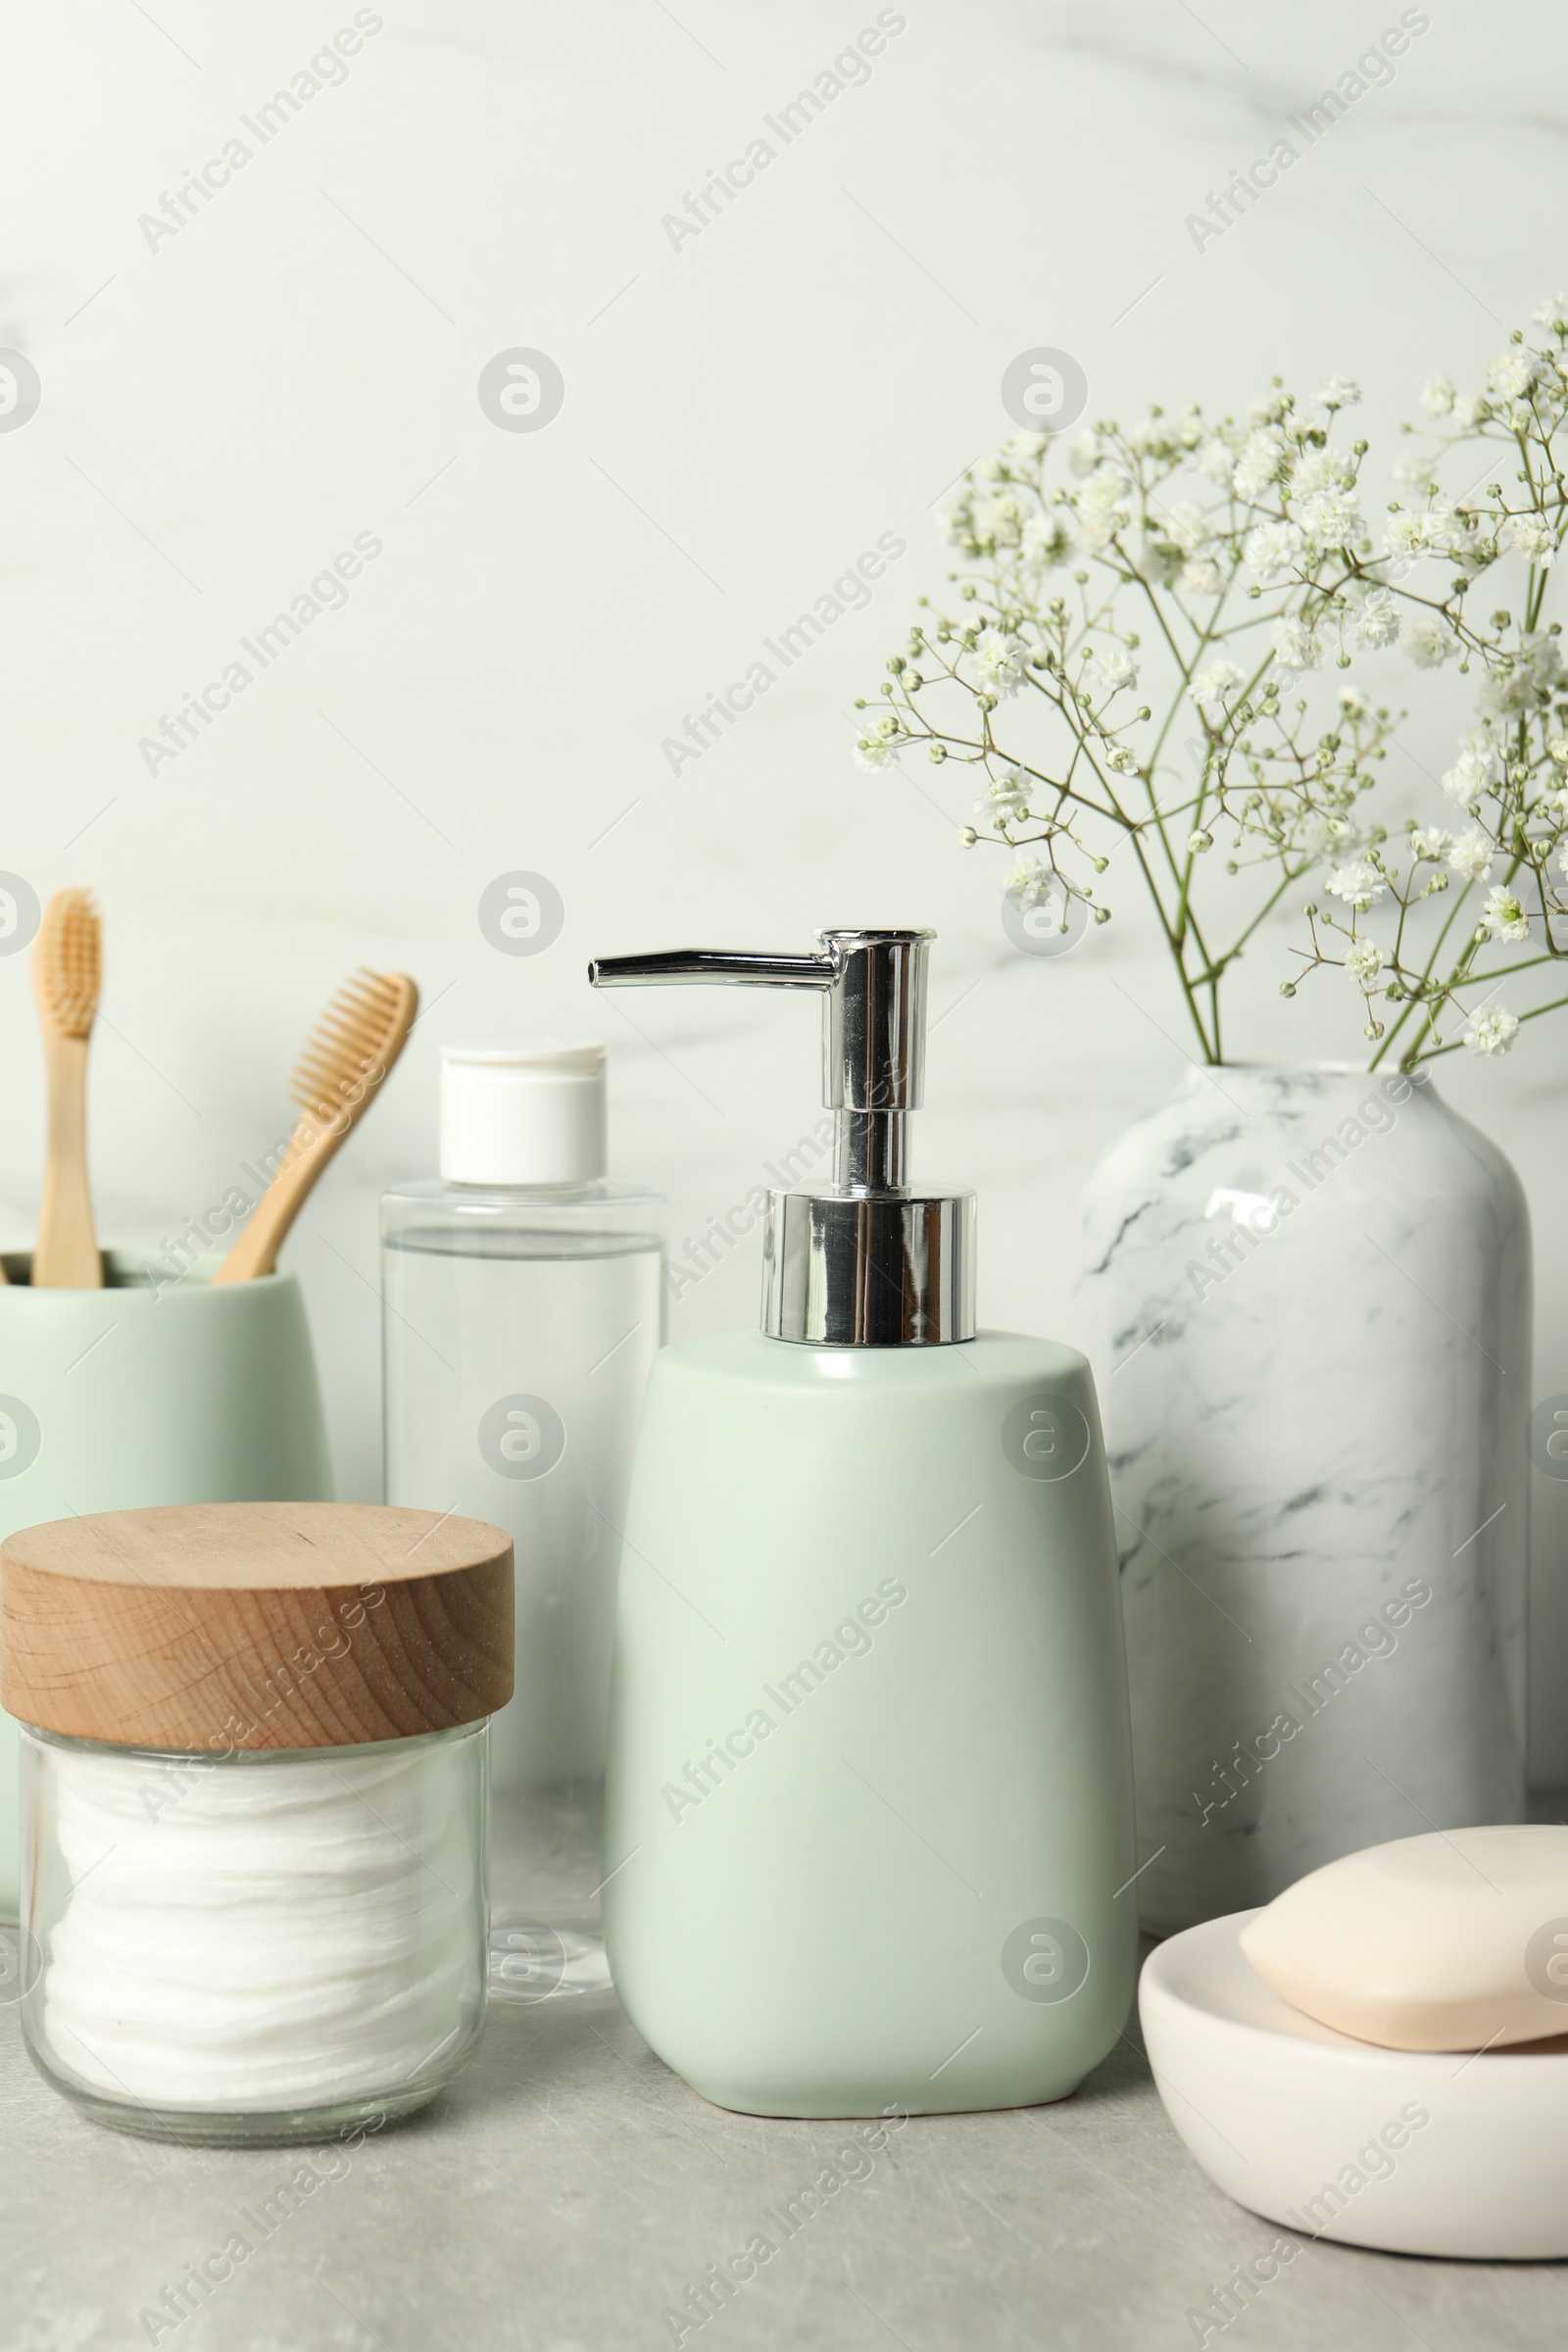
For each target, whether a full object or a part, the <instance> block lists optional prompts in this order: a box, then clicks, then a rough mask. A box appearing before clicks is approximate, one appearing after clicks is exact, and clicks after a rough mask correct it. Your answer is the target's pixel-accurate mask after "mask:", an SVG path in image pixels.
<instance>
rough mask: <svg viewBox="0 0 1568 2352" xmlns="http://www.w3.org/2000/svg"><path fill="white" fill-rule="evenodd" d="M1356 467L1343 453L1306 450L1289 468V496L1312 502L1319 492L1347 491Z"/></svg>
mask: <svg viewBox="0 0 1568 2352" xmlns="http://www.w3.org/2000/svg"><path fill="white" fill-rule="evenodd" d="M1354 482H1355V467H1354V466H1353V465H1352V464H1351V462H1350V460H1349V459H1348V457H1347V456H1346V454H1345V452H1344V450H1343V449H1333V448H1324V449H1306V450H1303V451H1302V452H1301V455H1300V456H1299V458H1298V459H1297V461H1296V464H1295V465H1294V466H1292V467H1291V496H1292V497H1293V498H1311V497H1312V496H1313V495H1314V494H1315V493H1316V492H1317V491H1319V490H1348V489H1351V488H1352V487H1353V486H1354Z"/></svg>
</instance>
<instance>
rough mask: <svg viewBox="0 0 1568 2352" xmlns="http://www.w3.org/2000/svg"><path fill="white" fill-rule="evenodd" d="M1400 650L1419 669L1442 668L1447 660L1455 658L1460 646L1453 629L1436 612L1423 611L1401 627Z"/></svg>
mask: <svg viewBox="0 0 1568 2352" xmlns="http://www.w3.org/2000/svg"><path fill="white" fill-rule="evenodd" d="M1399 650H1400V652H1401V653H1405V654H1408V656H1409V657H1410V660H1411V661H1412V662H1414V663H1415V665H1416V667H1417V669H1440V668H1441V667H1442V665H1443V663H1444V662H1451V661H1452V660H1453V658H1454V656H1455V654H1457V652H1458V651H1459V648H1458V646H1457V645H1456V644H1455V642H1454V638H1453V632H1452V631H1451V629H1449V628H1447V627H1446V625H1445V623H1444V622H1443V621H1442V620H1440V619H1439V618H1438V616H1437V614H1436V613H1417V614H1415V615H1414V616H1413V617H1412V618H1410V619H1408V620H1407V621H1406V622H1405V624H1404V626H1403V628H1401V629H1400V631H1399Z"/></svg>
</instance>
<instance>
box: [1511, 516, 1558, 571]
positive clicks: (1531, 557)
mask: <svg viewBox="0 0 1568 2352" xmlns="http://www.w3.org/2000/svg"><path fill="white" fill-rule="evenodd" d="M1508 540H1509V544H1510V546H1511V547H1512V549H1513V552H1514V554H1515V555H1516V556H1524V557H1525V558H1526V559H1527V561H1528V562H1530V563H1532V564H1543V565H1544V564H1550V563H1553V562H1554V561H1555V559H1556V554H1557V534H1556V532H1555V531H1554V530H1553V529H1552V527H1551V525H1550V523H1549V522H1548V521H1547V520H1546V518H1545V516H1544V515H1510V516H1509V518H1508Z"/></svg>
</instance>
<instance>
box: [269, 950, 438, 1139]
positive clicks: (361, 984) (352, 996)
mask: <svg viewBox="0 0 1568 2352" xmlns="http://www.w3.org/2000/svg"><path fill="white" fill-rule="evenodd" d="M417 1004H418V992H417V989H416V987H415V985H414V982H413V981H412V980H410V979H409V978H408V977H407V975H406V974H405V973H403V972H371V971H367V970H365V969H363V968H362V969H361V970H360V971H358V972H356V973H355V975H354V977H353V979H352V980H346V981H345V982H344V984H343V986H342V987H341V988H340V989H339V990H338V992H337V995H336V996H335V997H334V998H333V999H332V1002H331V1004H330V1005H328V1006H327V1008H326V1010H325V1012H324V1013H323V1014H322V1015H321V1018H320V1020H319V1022H318V1024H317V1026H316V1028H315V1029H314V1030H313V1031H312V1033H311V1035H310V1037H309V1038H308V1039H307V1041H306V1045H305V1051H304V1052H303V1053H302V1054H301V1055H300V1057H299V1060H298V1061H297V1062H296V1063H295V1065H294V1077H293V1081H292V1084H291V1085H290V1088H289V1093H290V1096H291V1097H292V1099H293V1101H294V1102H295V1103H298V1104H299V1106H300V1108H301V1110H303V1111H307V1112H308V1113H309V1114H310V1115H311V1117H313V1118H316V1119H320V1120H323V1121H330V1120H332V1119H336V1118H338V1117H339V1116H340V1115H341V1114H342V1112H343V1111H344V1110H345V1109H347V1108H349V1107H351V1106H352V1104H353V1103H355V1102H357V1101H359V1100H360V1099H362V1097H363V1096H364V1094H365V1093H366V1092H368V1090H369V1088H370V1087H373V1086H376V1085H379V1083H380V1081H381V1079H382V1077H383V1076H384V1075H385V1073H386V1070H387V1068H388V1067H389V1066H390V1064H391V1062H392V1061H393V1060H395V1059H396V1057H397V1055H398V1054H400V1053H401V1052H402V1049H403V1041H404V1039H405V1038H406V1037H407V1035H408V1033H409V1028H410V1026H411V1024H412V1022H413V1019H414V1011H415V1007H416V1006H417Z"/></svg>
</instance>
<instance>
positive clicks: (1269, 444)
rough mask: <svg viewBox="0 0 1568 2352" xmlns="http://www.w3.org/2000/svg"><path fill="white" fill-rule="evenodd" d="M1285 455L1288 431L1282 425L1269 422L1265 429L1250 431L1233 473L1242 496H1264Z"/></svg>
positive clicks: (1234, 486) (1234, 481)
mask: <svg viewBox="0 0 1568 2352" xmlns="http://www.w3.org/2000/svg"><path fill="white" fill-rule="evenodd" d="M1284 456H1285V435H1284V434H1283V433H1282V432H1281V431H1280V429H1279V427H1278V425H1273V424H1270V425H1265V426H1264V427H1263V429H1262V431H1261V432H1256V433H1249V434H1248V436H1247V439H1246V441H1245V442H1244V443H1243V445H1242V454H1241V456H1240V458H1239V459H1238V460H1237V464H1236V471H1235V473H1234V474H1233V475H1232V477H1231V480H1232V487H1233V488H1234V489H1235V491H1236V493H1237V495H1238V497H1241V498H1246V499H1254V500H1255V499H1259V498H1261V497H1262V495H1263V493H1264V491H1265V490H1266V489H1267V488H1268V486H1269V484H1270V482H1272V481H1273V480H1274V479H1275V478H1276V476H1277V475H1278V473H1279V470H1280V466H1281V463H1282V462H1283V459H1284Z"/></svg>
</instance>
